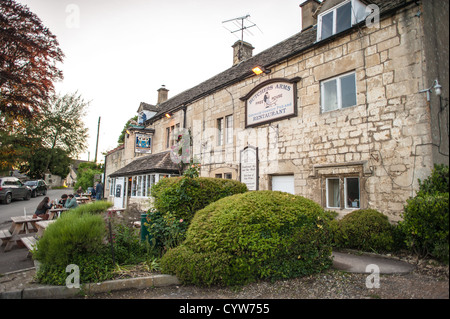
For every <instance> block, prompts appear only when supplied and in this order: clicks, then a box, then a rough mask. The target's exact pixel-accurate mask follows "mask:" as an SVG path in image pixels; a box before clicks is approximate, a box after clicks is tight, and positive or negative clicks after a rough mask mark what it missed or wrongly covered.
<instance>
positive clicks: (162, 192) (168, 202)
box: [151, 177, 247, 223]
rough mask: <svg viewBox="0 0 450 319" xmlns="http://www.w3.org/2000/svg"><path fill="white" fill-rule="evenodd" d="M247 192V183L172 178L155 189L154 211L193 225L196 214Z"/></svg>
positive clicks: (198, 178)
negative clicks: (232, 196) (214, 204)
mask: <svg viewBox="0 0 450 319" xmlns="http://www.w3.org/2000/svg"><path fill="white" fill-rule="evenodd" d="M246 191H247V186H246V185H245V184H244V183H241V182H239V181H235V180H229V179H221V178H210V177H196V178H190V177H171V178H164V179H162V180H160V181H159V182H158V183H157V184H156V185H154V186H153V187H152V190H151V195H152V196H153V198H154V203H153V206H154V208H155V209H156V210H157V211H159V212H160V213H162V214H166V213H172V214H173V216H174V217H175V218H177V219H183V220H184V221H186V222H187V223H189V222H190V220H191V219H192V217H193V216H194V214H195V212H196V211H198V210H200V209H202V208H204V207H206V206H208V205H209V204H210V203H212V202H215V201H217V200H219V199H221V198H223V197H227V196H231V195H234V194H240V193H244V192H246Z"/></svg>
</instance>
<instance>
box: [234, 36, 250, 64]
mask: <svg viewBox="0 0 450 319" xmlns="http://www.w3.org/2000/svg"><path fill="white" fill-rule="evenodd" d="M232 48H233V66H235V65H236V64H238V63H240V62H242V61H245V60H248V59H250V58H251V57H252V56H253V49H254V47H253V46H252V45H251V44H250V43H247V42H245V41H241V40H238V41H236V42H235V43H234V44H233V45H232Z"/></svg>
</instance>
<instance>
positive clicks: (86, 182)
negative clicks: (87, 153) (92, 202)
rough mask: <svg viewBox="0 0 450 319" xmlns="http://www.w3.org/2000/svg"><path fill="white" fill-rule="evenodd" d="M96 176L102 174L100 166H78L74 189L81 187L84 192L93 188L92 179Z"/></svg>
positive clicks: (89, 164) (93, 164) (90, 164)
mask: <svg viewBox="0 0 450 319" xmlns="http://www.w3.org/2000/svg"><path fill="white" fill-rule="evenodd" d="M98 174H103V167H102V166H101V165H97V164H96V163H94V162H89V163H82V164H80V166H79V167H78V177H77V182H76V184H75V188H76V189H77V188H78V187H80V186H81V188H82V189H83V190H86V189H87V188H88V187H92V186H94V182H95V181H94V177H95V175H98Z"/></svg>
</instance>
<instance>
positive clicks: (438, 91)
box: [419, 79, 442, 102]
mask: <svg viewBox="0 0 450 319" xmlns="http://www.w3.org/2000/svg"><path fill="white" fill-rule="evenodd" d="M433 89H434V93H435V94H436V95H437V96H440V95H441V94H442V86H441V85H440V84H439V82H438V80H437V79H436V80H434V82H433V84H432V85H431V87H430V88H428V89H425V90H421V91H419V93H423V92H427V101H428V102H429V101H430V98H431V96H430V94H431V92H433Z"/></svg>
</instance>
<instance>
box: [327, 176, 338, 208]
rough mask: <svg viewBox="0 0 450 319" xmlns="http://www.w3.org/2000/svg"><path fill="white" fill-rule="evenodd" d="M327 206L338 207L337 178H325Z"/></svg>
mask: <svg viewBox="0 0 450 319" xmlns="http://www.w3.org/2000/svg"><path fill="white" fill-rule="evenodd" d="M327 206H328V207H340V196H339V179H338V178H329V179H327Z"/></svg>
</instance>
